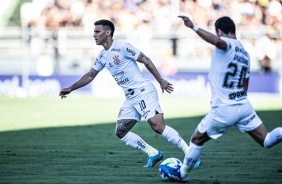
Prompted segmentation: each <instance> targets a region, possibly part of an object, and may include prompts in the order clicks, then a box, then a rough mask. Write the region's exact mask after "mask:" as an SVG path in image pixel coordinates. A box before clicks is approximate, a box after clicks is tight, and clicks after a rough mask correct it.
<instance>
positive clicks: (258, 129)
mask: <svg viewBox="0 0 282 184" xmlns="http://www.w3.org/2000/svg"><path fill="white" fill-rule="evenodd" d="M240 106H241V107H240V110H241V112H242V114H243V117H244V118H243V119H242V120H240V121H239V122H238V123H236V124H235V125H236V127H237V128H238V129H239V130H240V131H242V132H248V134H249V135H250V136H251V137H252V138H253V139H254V140H255V141H256V142H257V143H259V144H260V145H261V146H262V147H265V148H270V147H272V146H274V145H276V144H277V143H279V142H281V141H282V127H277V128H275V129H274V130H272V131H271V132H268V131H267V129H266V128H265V126H264V125H263V123H262V121H261V119H260V118H259V116H258V115H257V114H256V112H255V110H254V108H253V107H252V105H251V103H246V104H241V105H240Z"/></svg>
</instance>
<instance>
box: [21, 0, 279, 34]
mask: <svg viewBox="0 0 282 184" xmlns="http://www.w3.org/2000/svg"><path fill="white" fill-rule="evenodd" d="M178 2H179V3H178ZM32 5H33V6H32V9H33V11H28V13H30V14H33V15H32V16H29V15H27V16H26V17H30V18H27V19H28V20H27V21H28V24H29V25H30V26H46V27H50V28H54V29H57V28H59V27H88V26H89V25H91V26H93V22H94V21H95V20H99V19H109V20H112V21H113V22H114V23H115V25H116V26H117V27H121V28H123V29H134V28H135V27H136V26H139V25H142V24H143V23H148V24H149V25H150V26H152V27H158V26H162V24H170V23H173V20H172V21H168V20H171V19H172V16H175V15H177V14H185V15H189V16H190V17H191V18H192V19H193V20H194V22H195V23H196V24H197V25H198V26H199V27H202V28H210V27H211V26H213V23H214V21H215V20H216V19H217V18H218V17H220V16H223V15H228V16H230V17H231V18H232V19H233V20H234V21H235V23H236V25H238V26H239V27H243V28H245V29H248V28H253V27H258V26H260V25H261V24H263V25H266V26H268V27H269V29H275V30H282V24H281V23H282V0H179V1H177V0H173V1H171V0H33V3H32Z"/></svg>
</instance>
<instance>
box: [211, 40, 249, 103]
mask: <svg viewBox="0 0 282 184" xmlns="http://www.w3.org/2000/svg"><path fill="white" fill-rule="evenodd" d="M221 39H222V40H224V41H225V42H226V44H227V48H226V49H225V50H221V49H219V48H217V47H215V49H214V51H213V54H212V61H211V66H210V71H209V76H208V78H209V83H210V86H211V106H212V107H216V106H223V105H232V104H237V103H246V102H248V99H247V93H246V92H245V91H244V89H243V81H244V79H245V78H249V77H250V56H249V54H248V53H247V52H246V51H245V49H244V47H243V46H242V44H241V42H240V41H239V40H237V39H232V38H226V37H221Z"/></svg>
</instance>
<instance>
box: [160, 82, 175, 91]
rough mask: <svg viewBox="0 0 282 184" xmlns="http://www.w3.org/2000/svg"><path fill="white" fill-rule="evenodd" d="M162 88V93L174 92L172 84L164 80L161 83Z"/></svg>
mask: <svg viewBox="0 0 282 184" xmlns="http://www.w3.org/2000/svg"><path fill="white" fill-rule="evenodd" d="M160 86H161V89H162V92H163V93H164V91H166V92H168V93H171V92H173V87H172V84H171V83H169V82H168V81H166V80H164V79H162V80H161V81H160Z"/></svg>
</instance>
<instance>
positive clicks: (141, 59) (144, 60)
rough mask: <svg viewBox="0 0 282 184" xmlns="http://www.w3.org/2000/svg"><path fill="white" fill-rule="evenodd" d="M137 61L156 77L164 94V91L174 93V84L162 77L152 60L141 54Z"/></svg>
mask: <svg viewBox="0 0 282 184" xmlns="http://www.w3.org/2000/svg"><path fill="white" fill-rule="evenodd" d="M137 61H138V62H140V63H143V64H144V65H145V66H146V68H147V69H148V70H149V71H150V72H151V74H152V75H153V76H154V77H155V79H156V80H157V81H158V82H159V83H160V86H161V89H162V92H163V93H164V91H166V92H168V93H171V92H173V87H172V84H171V83H169V82H168V81H166V80H164V79H163V78H162V77H161V75H160V73H159V72H158V70H157V68H156V67H155V65H154V64H153V62H152V61H151V59H150V58H148V57H147V56H146V55H145V54H143V53H142V52H141V53H140V54H139V56H138V58H137Z"/></svg>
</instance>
